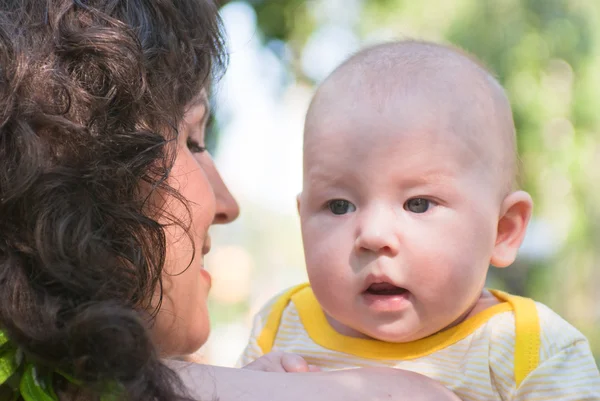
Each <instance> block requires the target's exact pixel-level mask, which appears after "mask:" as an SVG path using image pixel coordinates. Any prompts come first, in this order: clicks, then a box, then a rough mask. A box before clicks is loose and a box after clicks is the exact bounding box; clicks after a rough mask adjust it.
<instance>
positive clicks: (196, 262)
mask: <svg viewBox="0 0 600 401" xmlns="http://www.w3.org/2000/svg"><path fill="white" fill-rule="evenodd" d="M208 116H209V110H208V102H207V100H206V94H205V93H204V92H203V93H202V94H201V96H200V97H199V98H198V99H196V101H195V102H194V103H192V104H191V106H189V108H188V111H187V113H186V115H185V118H184V121H183V122H182V124H181V126H180V127H179V137H178V140H177V155H176V159H175V161H174V164H173V168H172V170H171V173H170V176H169V179H168V180H169V181H168V182H169V184H170V185H171V186H172V187H173V188H175V189H176V190H177V191H179V193H180V194H181V195H182V196H183V197H184V198H185V199H187V201H188V208H189V213H188V210H186V207H185V205H183V204H182V203H181V202H179V201H177V200H174V199H171V198H168V199H167V200H166V202H165V204H164V206H163V210H164V211H165V212H166V213H165V214H167V215H168V214H171V215H173V216H174V217H176V218H177V219H180V220H182V221H183V222H184V223H185V224H186V225H187V224H189V231H188V233H186V232H185V231H184V230H183V229H182V228H181V227H179V226H177V225H169V226H168V227H167V228H166V229H165V231H166V243H167V257H166V263H165V268H164V273H163V299H162V305H161V308H160V311H159V313H158V316H157V319H156V324H155V326H154V328H153V334H154V338H155V341H156V343H157V344H158V347H159V349H160V352H161V355H162V356H163V357H166V356H178V355H185V354H189V353H191V352H194V351H196V350H197V349H198V348H200V346H201V345H202V344H204V342H205V341H206V339H207V337H208V334H209V331H210V322H209V317H208V311H207V305H206V301H207V295H208V291H209V290H210V285H211V278H210V275H209V274H208V272H207V271H206V270H205V269H204V255H206V253H208V251H209V250H210V236H209V235H208V229H209V227H210V226H211V225H212V224H225V223H229V222H231V221H233V220H235V219H236V218H237V216H238V214H239V208H238V204H237V203H236V201H235V200H234V199H233V197H232V196H231V194H230V193H229V190H228V189H227V187H226V186H225V184H224V183H223V180H222V179H221V176H220V175H219V173H218V171H217V170H216V168H215V165H214V163H213V160H212V158H211V155H210V154H209V153H208V152H207V151H206V149H205V148H204V131H205V128H206V122H207V121H208ZM192 240H193V243H192Z"/></svg>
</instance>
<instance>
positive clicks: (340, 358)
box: [239, 284, 600, 401]
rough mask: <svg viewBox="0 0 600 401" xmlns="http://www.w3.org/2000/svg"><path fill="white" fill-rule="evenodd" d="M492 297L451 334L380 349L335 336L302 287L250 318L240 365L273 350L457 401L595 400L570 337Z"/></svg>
mask: <svg viewBox="0 0 600 401" xmlns="http://www.w3.org/2000/svg"><path fill="white" fill-rule="evenodd" d="M491 292H492V293H493V294H494V296H496V298H498V300H499V301H500V303H499V304H497V305H495V306H492V307H490V308H488V309H486V310H484V311H482V312H480V313H479V314H477V315H475V316H472V317H471V318H469V319H467V320H465V321H464V322H462V323H461V324H459V325H457V326H455V327H452V328H450V329H448V330H445V331H443V332H440V333H438V334H435V335H432V336H430V337H427V338H423V339H421V340H417V341H414V342H410V343H386V342H383V341H377V340H372V339H359V338H353V337H347V336H344V335H341V334H339V333H338V332H336V331H335V330H334V329H333V328H332V327H331V326H330V325H329V323H328V321H327V319H326V317H325V314H324V313H323V310H322V309H321V306H320V305H319V303H318V302H317V299H316V298H315V296H314V294H313V292H312V289H311V288H310V286H309V285H308V284H303V285H301V286H298V287H295V288H292V289H291V290H289V291H287V292H285V293H284V294H283V295H280V296H278V297H276V298H274V299H273V300H272V301H271V302H269V303H268V304H267V305H266V306H265V307H264V308H263V310H262V311H261V312H260V313H259V314H258V315H257V316H256V318H255V322H254V327H253V330H252V336H251V338H250V342H249V344H248V346H247V347H246V350H245V351H244V354H243V355H242V358H241V360H240V362H239V363H240V365H241V366H244V365H246V364H248V363H250V362H252V361H254V360H255V359H257V358H258V357H260V356H261V355H263V354H266V353H268V352H270V351H272V350H273V351H275V350H279V351H285V352H293V353H296V354H299V355H301V356H303V357H304V358H305V359H306V360H307V362H308V363H309V364H313V365H317V366H319V367H320V368H321V369H322V370H336V369H348V368H357V367H374V366H387V367H394V368H401V369H406V370H410V371H413V372H417V373H421V374H423V375H426V376H429V377H431V378H433V379H436V380H438V381H439V382H441V383H443V384H444V385H445V386H446V387H448V388H449V389H451V390H453V391H454V392H455V393H456V394H457V395H458V396H459V397H460V398H461V399H462V400H463V401H468V400H498V401H500V400H502V401H506V400H515V401H516V400H540V401H541V400H573V401H575V400H577V401H583V400H585V401H591V400H595V401H597V400H600V373H599V372H598V367H597V366H596V363H595V361H594V358H593V356H592V353H591V350H590V347H589V344H588V342H587V340H586V338H585V337H584V336H583V335H582V334H581V333H580V332H579V331H577V329H575V328H574V327H573V326H571V325H570V324H569V323H567V322H566V321H565V320H563V319H562V318H561V317H559V316H558V315H557V314H556V313H554V312H552V311H551V310H550V309H549V308H548V307H546V306H544V305H542V304H539V303H536V302H534V301H532V300H530V299H528V298H522V297H517V296H512V295H508V294H506V293H503V292H500V291H493V290H491Z"/></svg>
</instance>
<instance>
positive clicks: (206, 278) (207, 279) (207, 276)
mask: <svg viewBox="0 0 600 401" xmlns="http://www.w3.org/2000/svg"><path fill="white" fill-rule="evenodd" d="M200 276H201V277H202V278H203V279H204V281H205V282H206V283H207V284H208V288H209V289H210V287H211V286H212V277H211V275H210V273H209V272H208V271H207V270H206V269H205V268H202V269H200Z"/></svg>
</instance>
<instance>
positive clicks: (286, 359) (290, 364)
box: [281, 353, 310, 373]
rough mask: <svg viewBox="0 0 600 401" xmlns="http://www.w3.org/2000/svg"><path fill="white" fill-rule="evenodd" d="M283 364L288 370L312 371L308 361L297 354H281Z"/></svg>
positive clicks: (298, 371)
mask: <svg viewBox="0 0 600 401" xmlns="http://www.w3.org/2000/svg"><path fill="white" fill-rule="evenodd" d="M281 366H283V369H284V370H285V371H286V372H293V373H304V372H309V371H310V367H309V366H308V363H307V362H306V361H305V360H304V358H302V357H301V356H300V355H297V354H287V353H286V354H283V355H282V356H281Z"/></svg>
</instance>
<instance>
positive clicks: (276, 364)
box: [244, 351, 320, 373]
mask: <svg viewBox="0 0 600 401" xmlns="http://www.w3.org/2000/svg"><path fill="white" fill-rule="evenodd" d="M244 369H250V370H259V371H261V372H288V373H306V372H319V371H320V369H319V368H318V367H316V366H315V365H309V364H308V362H306V360H304V358H302V357H301V356H300V355H298V354H291V353H289V352H281V351H273V352H269V353H268V354H266V355H263V356H261V357H260V358H258V359H257V360H255V361H254V362H252V363H249V364H248V365H246V366H244Z"/></svg>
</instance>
